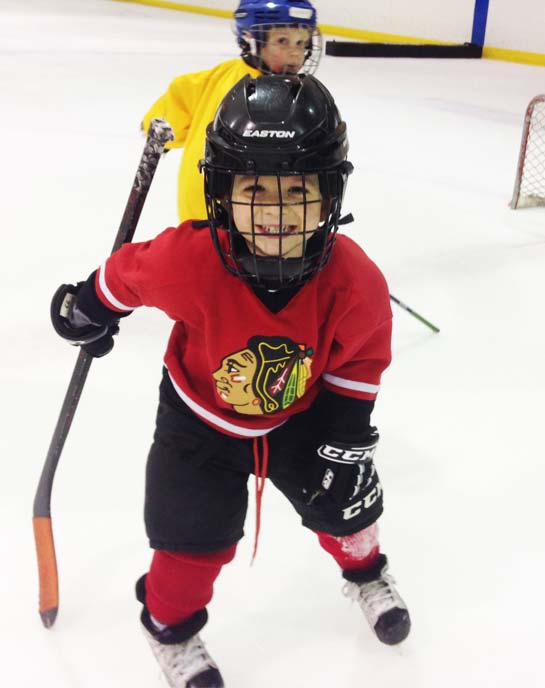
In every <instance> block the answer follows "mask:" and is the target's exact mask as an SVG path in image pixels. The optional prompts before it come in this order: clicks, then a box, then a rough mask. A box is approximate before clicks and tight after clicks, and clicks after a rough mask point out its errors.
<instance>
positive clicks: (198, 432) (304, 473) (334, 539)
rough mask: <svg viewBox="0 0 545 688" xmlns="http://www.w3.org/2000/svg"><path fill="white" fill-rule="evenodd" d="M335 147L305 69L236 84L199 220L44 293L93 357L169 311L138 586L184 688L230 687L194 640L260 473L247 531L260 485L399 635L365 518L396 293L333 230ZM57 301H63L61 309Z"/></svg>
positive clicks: (217, 136) (148, 619) (380, 630)
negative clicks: (120, 333)
mask: <svg viewBox="0 0 545 688" xmlns="http://www.w3.org/2000/svg"><path fill="white" fill-rule="evenodd" d="M347 150H348V141H347V136H346V126H345V123H344V122H343V121H342V120H341V118H340V116H339V113H338V111H337V108H336V106H335V103H334V101H333V99H332V97H331V95H330V94H329V92H328V91H327V90H326V89H325V87H324V86H323V85H322V84H321V83H320V82H319V81H317V80H316V79H315V78H314V77H311V76H307V77H296V76H291V77H280V76H262V77H259V78H257V79H252V78H251V77H245V78H244V79H242V80H241V81H240V82H239V83H238V84H237V85H236V86H235V87H234V88H233V89H232V90H231V91H230V92H229V93H228V94H227V96H226V97H225V99H224V100H223V102H222V104H221V107H220V108H219V110H218V112H217V114H216V117H215V119H214V122H213V123H211V124H210V125H209V127H208V130H207V144H206V154H205V159H204V160H203V162H202V165H201V168H202V171H203V173H204V178H205V195H206V204H207V209H208V222H206V223H203V222H197V221H186V222H185V223H183V224H181V225H180V226H179V227H172V228H169V229H167V230H165V231H164V232H163V233H161V234H159V235H158V236H157V237H156V238H155V239H153V240H151V241H146V242H142V243H135V244H125V245H124V246H123V247H122V248H121V249H120V250H118V251H117V252H115V253H114V254H113V255H112V256H111V257H110V258H108V259H107V260H106V262H105V263H104V265H103V266H102V267H101V268H99V270H97V271H96V272H95V273H93V274H92V275H91V277H90V278H89V279H88V280H87V281H86V282H84V283H80V284H79V285H78V286H77V287H73V286H72V285H63V287H61V289H60V290H59V292H58V293H57V295H56V301H55V303H56V305H55V307H54V308H52V312H53V314H54V316H55V317H54V324H55V326H56V328H57V331H59V332H60V333H61V334H63V336H65V337H66V338H67V339H71V340H72V341H78V342H79V343H81V342H83V346H84V348H85V349H86V350H87V351H88V352H89V353H91V354H92V355H96V356H99V355H103V354H104V353H107V352H108V351H109V350H110V349H111V348H112V346H113V338H112V328H113V329H115V328H116V326H117V322H118V320H119V318H120V317H122V316H124V315H128V314H129V313H130V312H132V310H133V309H134V308H136V307H138V306H141V305H147V306H154V307H156V308H160V309H161V310H163V311H164V312H165V313H166V314H167V315H168V316H169V317H170V318H171V319H172V320H174V322H175V324H174V327H173V329H172V334H171V336H170V340H169V343H168V346H167V351H166V354H165V359H164V363H165V370H164V376H163V380H162V383H161V387H160V402H159V410H158V414H157V425H156V432H155V436H154V442H153V445H152V448H151V450H150V454H149V458H148V464H147V473H146V502H145V521H146V529H147V534H148V537H149V541H150V544H151V547H152V548H153V549H154V550H155V552H154V555H153V559H152V563H151V566H150V569H149V572H148V573H147V574H146V575H145V576H143V577H142V578H141V579H140V580H139V582H138V584H137V597H138V599H139V600H140V602H142V604H143V605H144V607H143V611H142V615H141V621H142V624H143V626H144V629H145V632H146V635H147V638H148V640H149V642H150V645H151V647H152V650H153V652H154V654H155V655H156V657H157V659H158V661H159V663H160V665H161V667H162V669H163V671H164V673H165V675H166V676H167V679H168V681H169V682H170V685H171V686H175V687H177V688H179V687H183V688H198V687H202V686H207V687H208V688H221V687H222V686H223V685H224V684H223V680H222V677H221V675H220V673H219V670H218V668H217V666H216V665H215V664H214V662H213V661H212V659H211V658H210V656H209V655H208V653H207V651H206V649H205V648H204V645H203V644H202V642H201V640H200V637H199V632H200V630H201V629H202V628H203V626H204V625H205V623H206V620H207V612H206V605H207V604H208V603H209V601H210V599H211V598H212V591H213V583H214V581H215V579H216V577H217V576H218V574H219V572H220V570H221V568H222V566H223V565H224V564H226V563H228V562H229V561H230V560H231V559H232V558H233V557H234V555H235V549H236V544H237V542H238V541H239V540H240V538H241V537H242V536H243V525H244V519H245V515H246V508H247V481H248V478H249V476H250V474H252V473H253V474H254V475H255V477H256V484H257V487H258V489H257V494H256V498H257V529H256V539H257V533H258V531H259V514H260V511H259V506H260V501H261V497H262V491H263V486H264V482H265V478H269V479H270V480H271V482H272V483H273V484H274V485H275V486H276V487H277V488H278V489H279V490H281V491H282V493H283V494H284V495H285V496H286V497H287V498H288V499H289V501H290V502H291V504H292V505H293V507H294V509H295V510H296V511H297V513H298V514H299V516H300V517H301V519H302V523H303V525H304V526H306V527H307V528H309V529H311V530H313V531H314V532H315V533H316V535H317V538H318V541H319V543H320V545H321V546H322V547H323V549H324V550H326V551H327V552H328V553H330V554H331V555H332V556H333V557H334V559H335V560H336V561H337V563H338V564H339V566H340V568H341V571H342V575H343V577H344V579H345V580H346V592H347V594H349V595H350V596H353V597H354V598H355V599H357V600H358V602H359V605H360V606H361V609H362V610H363V612H364V614H365V616H366V618H367V620H368V621H369V623H370V625H371V627H372V628H373V630H374V631H375V633H376V635H377V637H378V638H379V639H380V640H381V641H382V642H385V643H388V644H395V643H399V642H401V641H402V640H404V639H405V638H406V637H407V635H408V633H409V630H410V619H409V614H408V611H407V608H406V605H405V604H404V602H403V600H402V599H401V597H400V596H399V594H398V593H397V591H396V589H395V587H394V584H393V580H392V578H391V577H390V576H389V575H388V574H387V573H386V569H387V559H386V556H385V555H384V554H383V553H381V552H380V549H379V543H378V539H377V525H376V521H377V519H378V517H379V516H380V514H381V513H382V487H381V484H380V482H379V479H378V475H377V472H376V469H375V466H374V463H373V457H374V453H375V448H376V446H377V442H378V433H377V431H376V428H374V427H373V426H372V425H371V422H370V416H371V412H372V409H373V406H374V401H375V397H376V395H377V392H378V389H379V383H380V378H381V374H382V372H383V370H384V369H385V368H386V367H387V365H388V364H389V362H390V338H391V310H390V302H389V294H388V288H387V285H386V283H385V280H384V278H383V276H382V274H381V273H380V271H379V270H378V268H377V267H376V265H375V264H374V263H373V262H372V261H371V260H370V259H369V258H368V257H367V256H366V254H365V253H364V252H363V251H362V250H361V249H360V248H359V247H358V246H357V245H356V244H355V243H354V242H353V241H351V240H350V239H349V238H348V237H346V236H343V235H337V230H338V226H339V222H342V220H341V206H342V199H343V194H344V190H345V186H346V182H347V179H348V176H349V174H350V172H351V171H352V166H351V164H350V163H349V162H347V160H346V155H347ZM214 249H215V250H214ZM67 294H69V295H70V297H71V300H72V304H73V303H74V299H73V296H74V295H75V297H76V298H75V306H73V307H72V309H71V311H70V307H69V308H68V310H66V309H64V310H61V308H60V303H61V302H62V301H64V297H65V296H66V295H67ZM57 313H58V315H55V314H57ZM106 330H108V331H106ZM86 342H87V343H86Z"/></svg>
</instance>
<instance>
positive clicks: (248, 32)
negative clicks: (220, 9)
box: [234, 0, 322, 74]
mask: <svg viewBox="0 0 545 688" xmlns="http://www.w3.org/2000/svg"><path fill="white" fill-rule="evenodd" d="M234 20H235V27H234V29H235V34H236V36H237V42H238V44H239V46H240V48H241V49H242V57H243V59H244V60H245V61H246V62H247V63H248V64H250V65H251V66H252V67H256V68H257V69H259V70H260V71H262V72H264V73H271V72H274V71H277V70H276V69H272V68H271V66H270V65H268V64H267V62H266V61H265V59H264V57H263V55H262V50H263V48H264V47H265V46H266V44H267V37H268V35H269V31H270V30H271V29H273V28H280V27H293V28H301V29H306V30H307V31H308V40H307V41H306V44H305V51H304V56H303V59H302V65H301V67H300V68H298V69H297V71H298V72H304V73H306V74H312V73H313V72H314V71H315V70H316V67H317V66H318V63H319V61H320V56H321V53H322V36H321V34H320V30H319V28H318V24H317V13H316V9H315V8H314V7H313V6H312V5H311V3H310V2H309V1H308V0H241V1H240V4H239V6H238V8H237V9H236V11H235V13H234ZM286 72H288V73H290V72H291V70H290V69H289V68H287V69H286Z"/></svg>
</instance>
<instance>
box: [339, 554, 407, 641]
mask: <svg viewBox="0 0 545 688" xmlns="http://www.w3.org/2000/svg"><path fill="white" fill-rule="evenodd" d="M387 570H388V560H387V558H386V556H385V555H384V554H380V555H379V558H378V560H377V562H376V564H375V565H374V566H373V567H372V568H371V569H369V570H367V571H360V572H357V571H345V572H344V573H343V576H344V577H345V578H346V579H347V581H348V582H347V583H346V584H345V586H344V588H343V593H344V594H345V595H346V596H347V597H349V598H351V599H353V600H356V601H357V602H358V604H359V605H360V607H361V609H362V611H363V613H364V615H365V618H366V619H367V621H368V622H369V625H370V626H371V628H372V629H373V630H374V632H375V634H376V636H377V638H378V639H379V640H380V641H381V642H383V643H386V644H387V645H397V643H400V642H402V641H403V640H405V638H406V637H407V636H408V635H409V631H410V630H411V619H410V617H409V612H408V610H407V605H406V604H405V602H404V601H403V600H402V599H401V597H400V595H399V593H398V592H397V590H396V588H395V581H394V579H393V578H392V576H390V575H389V574H388V573H386V572H387Z"/></svg>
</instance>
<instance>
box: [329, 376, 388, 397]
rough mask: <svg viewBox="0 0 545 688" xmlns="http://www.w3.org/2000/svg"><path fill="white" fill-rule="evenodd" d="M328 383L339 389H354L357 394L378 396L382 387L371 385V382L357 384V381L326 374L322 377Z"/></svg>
mask: <svg viewBox="0 0 545 688" xmlns="http://www.w3.org/2000/svg"><path fill="white" fill-rule="evenodd" d="M322 377H323V379H324V380H325V381H326V382H329V383H330V384H332V385H336V386H337V387H344V388H345V389H353V390H354V391H356V392H369V394H376V393H377V392H378V391H379V389H380V385H371V384H369V382H357V381H356V380H347V379H346V378H344V377H337V376H336V375H330V374H329V373H324V375H322Z"/></svg>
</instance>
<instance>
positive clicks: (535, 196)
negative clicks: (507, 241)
mask: <svg viewBox="0 0 545 688" xmlns="http://www.w3.org/2000/svg"><path fill="white" fill-rule="evenodd" d="M539 205H543V206H545V94H543V95H540V96H536V97H535V98H532V100H531V101H530V103H529V105H528V107H527V109H526V115H525V116H524V127H523V130H522V142H521V144H520V154H519V161H518V166H517V176H516V179H515V188H514V189H513V198H512V199H511V208H513V209H515V208H527V207H535V206H539Z"/></svg>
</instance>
